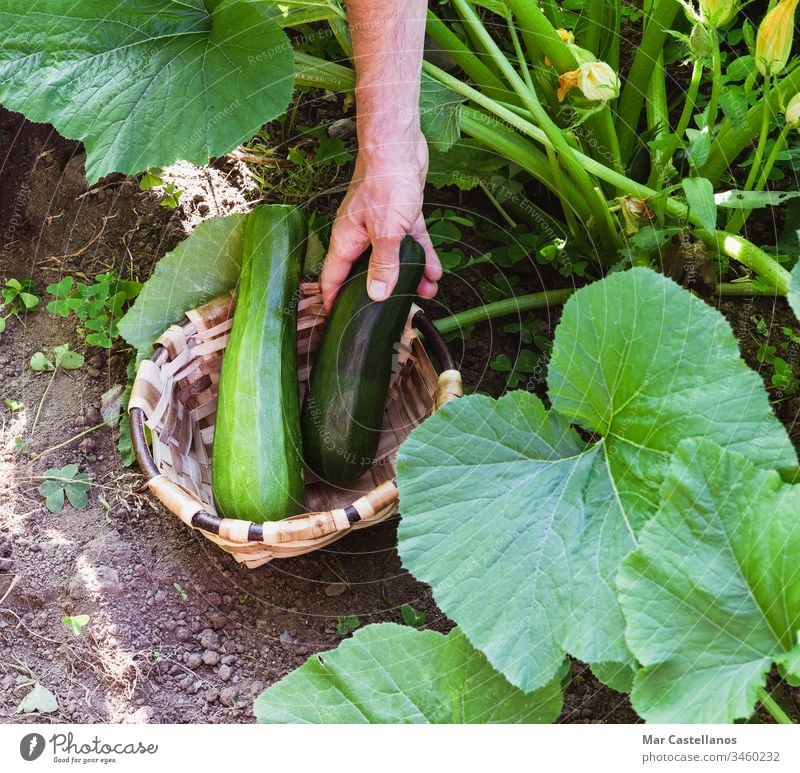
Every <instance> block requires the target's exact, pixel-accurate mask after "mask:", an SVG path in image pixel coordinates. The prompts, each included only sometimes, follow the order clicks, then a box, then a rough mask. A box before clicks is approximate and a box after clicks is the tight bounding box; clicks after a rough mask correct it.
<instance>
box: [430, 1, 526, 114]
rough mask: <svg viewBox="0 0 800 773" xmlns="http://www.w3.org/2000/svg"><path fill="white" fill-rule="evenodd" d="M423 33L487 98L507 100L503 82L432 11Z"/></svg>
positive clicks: (507, 96)
mask: <svg viewBox="0 0 800 773" xmlns="http://www.w3.org/2000/svg"><path fill="white" fill-rule="evenodd" d="M425 31H426V32H427V33H428V35H430V36H431V38H432V40H433V41H434V43H436V45H437V46H439V47H440V48H441V49H442V51H444V52H445V53H446V54H447V55H448V56H450V57H451V58H452V60H453V61H454V62H455V63H456V64H457V65H458V66H459V67H460V68H461V69H462V70H463V71H464V72H465V73H466V75H467V77H468V78H469V79H470V80H472V82H473V83H475V84H476V85H477V86H479V87H480V88H481V89H482V90H483V92H484V93H485V94H486V95H487V96H489V97H492V98H493V99H508V98H509V95H510V92H509V90H508V88H507V87H506V86H505V85H504V84H503V82H502V81H501V80H500V79H499V78H498V77H497V76H496V75H495V74H494V73H493V72H492V71H491V70H490V69H489V68H488V67H487V66H486V65H485V64H484V63H483V62H482V61H481V60H480V59H478V57H477V56H475V54H474V53H473V52H472V51H471V50H470V48H469V47H468V46H467V45H466V44H465V43H464V42H463V41H462V40H461V38H459V37H458V36H457V35H456V34H455V33H454V32H453V31H452V30H451V29H450V28H449V27H448V26H447V25H446V24H445V23H444V22H443V21H442V20H441V19H440V18H439V17H438V16H436V14H434V13H433V11H428V16H427V23H426V26H425ZM512 98H513V96H512Z"/></svg>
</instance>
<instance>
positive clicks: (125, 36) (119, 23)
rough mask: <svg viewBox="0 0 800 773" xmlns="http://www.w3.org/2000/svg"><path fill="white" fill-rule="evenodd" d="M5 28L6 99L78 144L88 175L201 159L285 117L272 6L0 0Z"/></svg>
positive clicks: (289, 69)
mask: <svg viewBox="0 0 800 773" xmlns="http://www.w3.org/2000/svg"><path fill="white" fill-rule="evenodd" d="M206 5H209V6H211V7H212V8H213V11H212V12H211V13H209V12H208V11H207V10H206ZM0 29H2V30H3V44H2V46H0V102H1V103H3V104H4V105H5V106H6V107H8V108H10V109H12V110H17V111H19V112H21V113H24V114H25V116H26V117H28V118H29V119H30V120H32V121H47V122H50V123H52V124H53V125H54V126H55V127H56V129H58V131H59V132H61V133H62V134H63V135H64V136H65V137H69V138H71V139H78V140H83V141H84V143H85V145H86V153H87V158H86V174H87V177H88V179H89V181H90V182H94V181H96V180H98V179H99V178H100V177H102V176H103V175H106V174H108V173H109V172H114V171H117V172H124V173H126V174H134V173H137V172H141V171H143V170H145V169H147V168H148V167H151V166H165V165H167V164H170V163H172V162H173V161H175V160H176V159H179V158H181V159H185V160H187V161H191V162H194V163H196V164H205V163H206V162H207V161H208V159H209V157H211V156H218V155H222V154H224V153H227V152H229V151H230V150H232V149H233V148H235V147H236V146H237V145H238V144H240V143H241V142H243V141H244V140H246V139H247V138H249V137H251V136H252V135H253V134H255V132H256V131H258V129H259V127H260V126H261V125H262V124H264V123H265V122H267V121H269V120H271V119H272V118H275V117H276V116H277V115H279V114H280V113H282V112H283V110H284V109H285V108H286V105H287V104H288V103H289V99H290V97H291V94H292V89H293V86H294V84H293V74H294V59H293V56H292V49H291V45H290V43H289V40H288V38H287V37H286V34H285V33H284V32H283V31H282V30H281V29H280V27H279V25H278V22H277V21H276V10H275V7H274V4H272V3H263V2H257V1H254V0H223V2H215V3H204V2H203V0H136V2H135V3H134V2H126V3H120V2H117V1H116V0H81V2H79V3H78V2H74V0H39V2H36V3H20V2H18V0H0Z"/></svg>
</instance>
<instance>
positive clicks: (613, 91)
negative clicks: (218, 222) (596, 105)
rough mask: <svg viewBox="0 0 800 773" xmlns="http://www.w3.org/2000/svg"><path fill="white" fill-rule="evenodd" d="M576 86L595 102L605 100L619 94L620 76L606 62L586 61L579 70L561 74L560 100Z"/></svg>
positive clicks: (559, 78) (559, 82)
mask: <svg viewBox="0 0 800 773" xmlns="http://www.w3.org/2000/svg"><path fill="white" fill-rule="evenodd" d="M575 87H577V88H579V89H580V90H581V91H582V92H583V96H585V97H586V99H590V100H592V101H593V102H604V101H606V100H609V99H614V98H615V97H618V96H619V78H618V77H617V74H616V73H615V72H614V70H613V69H612V68H611V66H610V65H608V64H606V63H605V62H584V63H583V64H582V65H581V66H580V67H579V68H578V69H577V70H570V71H569V72H565V73H562V74H561V75H559V76H558V92H557V96H558V101H559V102H563V101H564V97H566V96H567V94H568V93H569V92H570V91H572V89H574V88H575Z"/></svg>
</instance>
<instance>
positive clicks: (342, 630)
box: [336, 615, 361, 636]
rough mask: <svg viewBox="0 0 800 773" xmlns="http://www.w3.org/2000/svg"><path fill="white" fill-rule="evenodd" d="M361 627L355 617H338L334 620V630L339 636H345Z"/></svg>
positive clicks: (359, 621)
mask: <svg viewBox="0 0 800 773" xmlns="http://www.w3.org/2000/svg"><path fill="white" fill-rule="evenodd" d="M360 626H361V620H359V619H358V616H357V615H339V617H338V618H337V620H336V630H337V631H338V632H339V636H347V635H348V634H350V633H352V632H353V631H355V630H356V628H358V627H360Z"/></svg>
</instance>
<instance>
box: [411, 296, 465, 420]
mask: <svg viewBox="0 0 800 773" xmlns="http://www.w3.org/2000/svg"><path fill="white" fill-rule="evenodd" d="M411 324H412V325H413V326H414V327H415V328H416V329H417V330H418V331H419V332H420V333H422V335H423V336H425V345H426V346H428V347H430V349H431V350H432V351H433V354H434V356H435V357H436V359H437V360H439V365H440V367H441V368H442V370H441V371H440V373H439V383H438V384H437V389H436V406H435V409H436V410H437V411H438V410H439V408H441V407H442V406H443V405H444V404H445V403H449V402H450V401H451V400H455V399H456V398H458V397H463V395H464V388H463V385H462V383H461V371H459V370H458V369H457V368H456V363H455V360H454V359H453V355H452V354H451V353H450V350H449V349H448V348H447V344H446V343H445V340H444V338H442V334H441V333H440V332H439V331H438V330H437V329H436V326H435V325H434V324H433V322H431V321H430V320H429V319H428V317H427V316H426V314H425V312H424V311H422V309H420V310H419V311H418V312H416V314H414V316H413V317H412V318H411Z"/></svg>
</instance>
